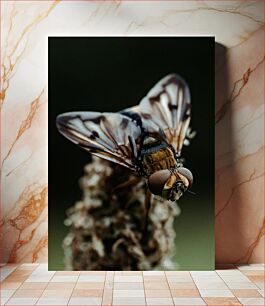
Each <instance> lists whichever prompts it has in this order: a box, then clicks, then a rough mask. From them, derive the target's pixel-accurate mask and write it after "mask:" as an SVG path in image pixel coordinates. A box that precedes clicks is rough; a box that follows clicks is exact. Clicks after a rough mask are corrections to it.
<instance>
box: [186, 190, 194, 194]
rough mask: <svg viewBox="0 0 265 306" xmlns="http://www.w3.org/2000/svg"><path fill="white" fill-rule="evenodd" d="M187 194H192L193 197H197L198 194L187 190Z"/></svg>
mask: <svg viewBox="0 0 265 306" xmlns="http://www.w3.org/2000/svg"><path fill="white" fill-rule="evenodd" d="M187 192H188V193H190V194H192V195H196V193H195V192H193V191H190V190H187Z"/></svg>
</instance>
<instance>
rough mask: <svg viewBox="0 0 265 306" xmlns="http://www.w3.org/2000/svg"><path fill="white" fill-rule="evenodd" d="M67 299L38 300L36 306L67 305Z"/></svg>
mask: <svg viewBox="0 0 265 306" xmlns="http://www.w3.org/2000/svg"><path fill="white" fill-rule="evenodd" d="M68 301H69V298H40V299H39V300H38V302H37V304H36V305H51V306H53V305H59V306H64V305H68Z"/></svg>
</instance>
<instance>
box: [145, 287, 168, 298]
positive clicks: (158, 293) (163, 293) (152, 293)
mask: <svg viewBox="0 0 265 306" xmlns="http://www.w3.org/2000/svg"><path fill="white" fill-rule="evenodd" d="M145 296H146V297H147V298H155V297H161V298H170V297H171V293H170V290H152V289H145Z"/></svg>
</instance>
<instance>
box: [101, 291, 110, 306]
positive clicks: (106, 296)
mask: <svg viewBox="0 0 265 306" xmlns="http://www.w3.org/2000/svg"><path fill="white" fill-rule="evenodd" d="M111 305H112V290H109V289H104V291H103V297H102V306H111Z"/></svg>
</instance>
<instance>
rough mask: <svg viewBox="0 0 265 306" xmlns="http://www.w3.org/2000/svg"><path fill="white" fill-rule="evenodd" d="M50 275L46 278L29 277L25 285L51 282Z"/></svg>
mask: <svg viewBox="0 0 265 306" xmlns="http://www.w3.org/2000/svg"><path fill="white" fill-rule="evenodd" d="M51 278H52V275H47V276H45V275H44V276H39V275H34V276H32V275H30V276H29V277H28V278H27V279H26V282H27V283H47V282H49V281H50V280H51Z"/></svg>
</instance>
